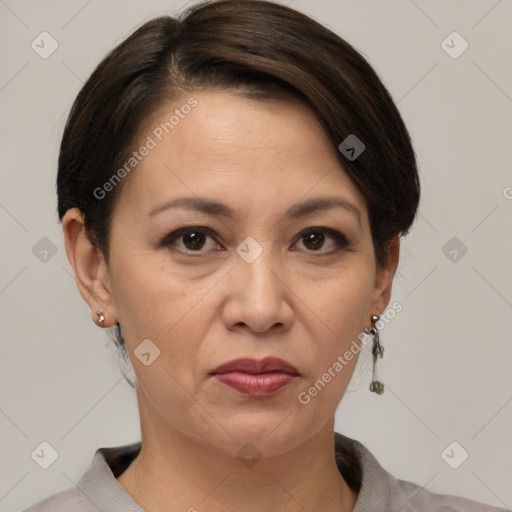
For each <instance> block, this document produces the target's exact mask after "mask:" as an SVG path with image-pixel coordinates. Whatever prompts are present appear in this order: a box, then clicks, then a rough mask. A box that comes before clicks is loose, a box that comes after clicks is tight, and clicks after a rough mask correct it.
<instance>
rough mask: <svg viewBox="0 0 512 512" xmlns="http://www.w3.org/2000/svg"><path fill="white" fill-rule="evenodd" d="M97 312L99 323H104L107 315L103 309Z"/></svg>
mask: <svg viewBox="0 0 512 512" xmlns="http://www.w3.org/2000/svg"><path fill="white" fill-rule="evenodd" d="M96 314H97V315H98V323H99V324H100V325H102V324H103V322H104V321H105V315H104V314H103V311H96Z"/></svg>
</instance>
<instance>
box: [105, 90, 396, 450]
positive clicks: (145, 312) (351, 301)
mask: <svg viewBox="0 0 512 512" xmlns="http://www.w3.org/2000/svg"><path fill="white" fill-rule="evenodd" d="M193 97H194V98H195V99H196V100H197V105H196V106H195V107H194V108H192V109H190V112H189V113H188V114H186V115H183V117H180V119H179V122H178V123H177V124H175V125H174V126H173V128H172V129H171V130H169V133H168V134H166V133H165V131H164V132H163V136H162V137H161V138H162V140H161V141H160V140H159V138H158V137H157V136H155V133H160V131H161V130H160V131H159V130H158V129H157V128H158V127H159V126H160V127H161V125H160V123H165V122H166V121H168V120H169V118H170V116H171V115H172V114H173V113H174V110H175V109H176V108H178V109H179V108H180V105H182V104H184V103H186V102H187V99H188V97H185V98H184V99H183V100H182V101H178V102H176V103H173V104H172V105H169V108H168V109H165V110H164V111H161V112H159V114H158V115H156V116H154V118H153V119H152V120H151V121H150V122H149V123H148V124H147V133H146V132H143V133H142V134H141V138H140V146H142V145H143V144H145V143H147V142H148V139H147V137H148V136H150V137H151V138H152V139H153V141H154V142H155V143H156V147H153V148H152V149H150V150H149V152H148V154H147V155H146V156H145V157H143V158H142V159H141V161H140V162H139V163H138V165H137V166H136V167H135V168H134V169H133V170H131V172H130V175H129V177H127V178H125V179H126V183H124V184H123V185H124V186H123V189H122V192H121V194H120V196H119V198H118V200H117V203H116V207H115V211H114V215H113V221H112V232H111V239H110V262H109V269H108V274H105V284H106V289H107V290H109V295H108V297H107V298H106V299H105V304H103V306H105V307H106V309H107V311H108V312H109V317H110V318H108V320H110V323H111V324H112V323H115V321H116V320H117V321H119V323H120V325H121V327H122V330H123V333H124V336H125V339H126V344H127V348H128V351H129V354H130V357H131V360H132V364H133V367H134V371H135V373H136V377H137V385H138V390H137V391H138V398H139V403H140V409H141V416H142V424H143V428H144V425H145V424H146V425H147V426H148V428H149V426H151V428H152V429H153V430H154V431H159V432H160V435H166V432H168V433H169V435H172V432H173V431H175V430H177V431H179V432H180V433H181V434H182V435H185V436H188V437H190V438H193V439H195V440H198V441H201V442H205V443H207V444H209V445H213V446H215V447H217V448H218V449H220V450H223V451H225V452H226V453H230V454H235V453H238V451H239V450H240V448H241V447H242V446H243V445H245V443H247V442H252V443H253V444H255V445H256V446H257V447H258V449H259V450H260V451H261V452H262V453H264V454H266V455H269V456H270V455H272V454H274V455H277V454H279V453H281V452H284V451H286V450H289V449H291V448H293V447H294V446H296V445H298V444H299V443H301V442H304V441H305V440H307V439H308V438H309V437H311V436H312V435H313V434H315V433H316V432H318V431H320V429H321V428H322V427H323V426H325V425H326V423H327V422H328V421H329V420H332V419H333V416H334V412H335V410H336V407H337V405H338V403H339V401H340V399H341V398H342V396H343V393H344V391H345V389H346V387H347V385H348V383H349V380H350V377H351V375H352V373H353V370H354V366H355V363H356V360H357V357H354V358H353V359H352V360H351V361H346V360H345V363H346V365H345V366H344V367H343V369H342V370H341V371H334V372H333V371H332V368H333V365H335V362H336V361H339V359H338V357H339V356H341V357H343V354H344V353H345V352H346V351H347V350H349V349H350V347H351V346H352V347H353V346H354V345H353V344H352V343H353V341H354V340H355V341H356V342H357V341H358V335H359V334H360V333H361V332H362V331H363V330H364V329H365V328H368V327H369V326H370V325H371V323H370V317H371V315H372V314H379V313H382V312H383V310H384V309H385V307H386V306H387V304H388V301H389V292H390V287H391V280H392V277H393V274H394V270H395V267H394V266H393V268H391V269H389V268H388V269H382V270H379V271H377V269H376V266H375V258H374V252H373V245H372V240H371V235H370V228H369V223H368V216H367V207H366V204H365V200H364V198H363V196H362V195H361V194H360V192H359V191H358V190H357V188H356V187H355V185H354V184H353V183H352V181H351V180H350V179H349V177H348V176H347V174H346V173H345V171H344V170H343V168H342V166H341V165H340V164H339V162H338V160H337V155H336V150H335V149H334V148H333V147H332V144H331V143H330V142H329V141H328V139H327V137H326V135H325V133H324V131H323V130H322V128H321V126H320V124H319V123H318V121H317V120H316V119H315V117H314V116H313V115H312V114H311V113H310V112H309V110H307V109H306V108H305V107H304V106H302V105H301V104H299V103H297V102H292V101H286V102H285V101H282V100H280V101H277V100H272V101H269V100H265V101H261V100H258V101H256V100H247V99H243V98H242V97H240V96H237V95H235V94H230V93H227V92H200V93H197V94H194V95H193ZM186 110H188V109H186ZM155 130H156V131H155ZM149 145H150V146H152V145H153V144H151V143H150V144H149ZM137 147H139V146H137ZM185 198H186V200H185ZM177 200H180V204H176V205H174V206H172V204H171V203H173V202H176V201H177ZM320 200H321V201H327V200H329V201H333V200H336V201H339V204H338V205H337V206H336V205H335V206H332V204H331V207H329V208H326V207H324V208H322V207H319V208H315V203H314V202H315V201H318V204H317V206H318V205H319V204H320ZM200 201H202V203H201V204H202V205H203V206H205V205H206V206H208V205H209V207H208V208H198V205H199V203H200ZM213 203H215V205H214V206H212V204H213ZM207 210H210V211H207ZM184 228H187V232H178V230H184ZM173 234H175V235H173ZM394 263H395V266H396V261H395V262H394ZM143 340H150V341H151V342H150V343H149V342H148V341H145V342H144V344H143V345H141V346H140V347H139V345H140V344H141V343H142V342H143ZM155 346H156V347H158V349H156V348H155ZM138 347H139V349H138ZM158 350H159V351H160V353H159V355H158V357H156V358H155V356H157V354H158ZM136 354H138V356H139V357H140V359H142V361H141V360H140V359H139V357H137V355H136ZM142 354H144V355H142ZM148 354H149V355H148ZM267 356H273V357H278V358H281V359H284V360H286V361H288V362H289V363H291V364H292V365H293V366H294V367H295V368H296V369H297V370H298V374H299V375H297V376H294V377H291V378H288V379H289V380H288V381H287V382H288V383H287V385H286V386H284V387H283V388H281V389H280V390H278V391H277V392H273V393H270V392H268V389H267V395H266V396H254V394H252V395H251V394H247V393H245V392H243V391H240V390H237V389H235V388H233V387H231V386H229V385H226V384H225V383H223V382H222V381H221V380H219V378H218V377H216V376H214V375H212V372H213V371H214V370H215V369H216V368H217V367H218V366H219V365H221V364H224V363H226V362H228V361H232V360H234V359H238V358H251V359H256V360H261V359H263V358H265V357H267ZM144 363H146V364H144ZM148 363H149V364H148ZM338 368H339V367H338ZM329 369H331V379H330V382H328V383H325V379H324V383H325V386H323V388H322V389H321V391H318V392H317V393H316V395H315V396H313V397H311V399H310V400H309V401H307V400H306V399H305V394H304V392H305V391H306V392H307V390H308V389H309V388H310V387H311V386H313V385H314V383H315V382H317V381H318V380H319V379H322V376H323V375H324V374H325V373H326V372H328V371H329ZM333 373H334V376H332V375H333ZM300 397H302V400H301V399H300ZM305 402H308V403H305Z"/></svg>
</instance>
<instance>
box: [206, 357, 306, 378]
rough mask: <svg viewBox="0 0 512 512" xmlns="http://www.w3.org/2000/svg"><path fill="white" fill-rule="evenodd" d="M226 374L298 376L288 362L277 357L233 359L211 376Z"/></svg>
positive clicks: (214, 371)
mask: <svg viewBox="0 0 512 512" xmlns="http://www.w3.org/2000/svg"><path fill="white" fill-rule="evenodd" d="M228 372H245V373H252V374H256V373H265V372H281V373H287V374H289V375H299V372H298V370H297V368H295V366H293V365H292V364H291V363H289V362H288V361H285V360H284V359H280V358H278V357H265V358H264V359H260V360H257V359H250V358H241V359H233V360H232V361H228V362H227V363H224V364H221V365H220V366H218V367H217V368H215V370H213V371H212V372H211V373H212V374H214V375H215V374H219V373H228Z"/></svg>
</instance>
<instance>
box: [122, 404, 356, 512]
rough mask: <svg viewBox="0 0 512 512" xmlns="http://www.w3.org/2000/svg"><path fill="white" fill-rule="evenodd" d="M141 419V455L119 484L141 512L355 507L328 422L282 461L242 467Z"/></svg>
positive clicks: (345, 510)
mask: <svg viewBox="0 0 512 512" xmlns="http://www.w3.org/2000/svg"><path fill="white" fill-rule="evenodd" d="M144 416H145V415H143V414H141V418H142V419H143V420H142V421H141V426H142V447H141V451H140V454H139V455H138V457H137V458H136V459H135V460H134V461H133V462H132V464H131V465H130V466H129V467H128V469H127V470H126V471H125V472H124V473H123V474H122V475H120V476H119V477H118V482H119V484H120V485H121V486H122V487H123V488H124V489H125V490H126V491H127V492H128V494H129V495H130V496H131V497H132V498H133V499H134V501H136V502H137V503H138V504H139V505H140V506H141V507H142V508H143V509H144V510H146V511H147V512H160V511H162V512H163V511H164V510H165V511H166V512H174V510H176V511H177V510H180V511H183V510H186V511H190V512H194V511H196V510H208V511H211V512H217V511H218V512H221V511H222V512H227V511H228V512H229V511H239V510H244V512H261V510H268V511H272V510H279V511H280V512H288V511H292V510H293V511H296V510H301V509H302V510H308V511H310V512H316V511H320V510H322V511H323V512H331V511H332V512H334V511H336V512H349V511H353V509H354V507H355V503H356V499H357V494H356V493H355V492H353V491H352V490H351V489H350V487H349V486H348V485H347V483H346V482H345V480H344V479H343V477H342V476H341V474H340V472H339V470H338V468H337V466H336V461H335V458H334V418H332V419H331V420H330V421H328V422H327V423H326V424H325V425H324V427H322V429H321V430H320V431H318V432H317V433H316V434H314V435H313V436H312V437H311V438H309V439H307V440H306V441H305V442H304V443H302V444H300V445H298V446H296V447H295V448H294V449H292V450H290V451H288V452H286V453H283V454H281V455H279V456H276V457H269V458H267V457H262V458H258V457H257V456H256V457H253V458H252V459H251V457H250V456H249V457H247V458H245V459H243V460H242V459H241V458H240V457H233V456H231V455H227V454H226V453H225V452H223V451H222V450H221V449H219V448H218V447H216V446H213V445H210V444H208V443H207V442H206V441H204V440H203V441H198V440H196V439H193V438H191V437H188V436H187V435H185V434H184V433H183V432H181V431H179V430H173V429H172V427H171V426H170V425H169V424H168V423H166V424H165V425H160V427H165V430H164V429H163V428H162V429H160V428H158V425H155V422H151V423H149V422H147V421H144ZM150 425H151V426H150ZM155 427H156V428H155ZM164 431H165V434H163V432H164Z"/></svg>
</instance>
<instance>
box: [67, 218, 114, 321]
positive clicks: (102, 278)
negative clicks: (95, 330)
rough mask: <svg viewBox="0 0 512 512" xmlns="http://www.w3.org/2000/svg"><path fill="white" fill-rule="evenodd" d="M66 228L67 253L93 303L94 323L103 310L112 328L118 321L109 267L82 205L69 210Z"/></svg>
mask: <svg viewBox="0 0 512 512" xmlns="http://www.w3.org/2000/svg"><path fill="white" fill-rule="evenodd" d="M62 229H63V231H64V240H65V245H66V254H67V256H68V260H69V263H70V264H71V266H72V267H73V271H74V273H75V279H76V284H77V286H78V290H79V292H80V295H82V297H83V299H84V300H85V302H87V304H88V305H89V308H90V310H91V317H92V320H93V322H94V323H96V324H97V323H98V319H99V315H98V314H97V312H101V313H103V315H104V317H105V321H104V322H103V323H102V324H101V326H102V327H111V326H112V325H115V324H116V323H117V322H118V319H117V313H116V309H115V307H114V303H113V300H112V294H111V291H110V282H109V277H108V269H107V265H106V264H105V260H104V258H103V255H102V254H101V252H100V251H99V250H97V249H96V248H95V247H94V246H93V245H92V243H91V241H90V240H89V238H88V236H87V233H86V231H85V225H84V215H83V213H82V212H81V211H80V210H79V209H78V208H71V209H69V210H68V211H67V212H66V213H65V215H64V217H63V218H62Z"/></svg>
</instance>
